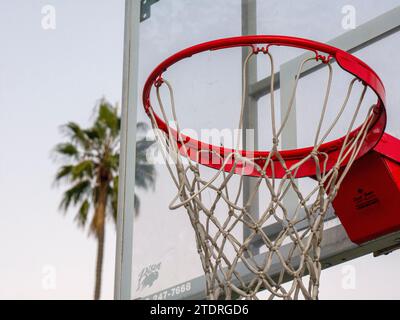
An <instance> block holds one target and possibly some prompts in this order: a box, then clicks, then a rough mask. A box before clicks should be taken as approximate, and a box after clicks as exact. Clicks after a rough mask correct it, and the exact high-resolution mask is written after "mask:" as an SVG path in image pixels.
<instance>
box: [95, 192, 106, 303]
mask: <svg viewBox="0 0 400 320" xmlns="http://www.w3.org/2000/svg"><path fill="white" fill-rule="evenodd" d="M106 204H107V185H106V184H104V185H103V186H102V187H100V195H99V201H98V207H97V210H96V214H95V230H96V236H97V261H96V284H95V289H94V300H99V299H100V293H101V279H102V271H103V256H104V239H105V214H106Z"/></svg>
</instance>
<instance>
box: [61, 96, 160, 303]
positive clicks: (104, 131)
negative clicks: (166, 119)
mask: <svg viewBox="0 0 400 320" xmlns="http://www.w3.org/2000/svg"><path fill="white" fill-rule="evenodd" d="M95 110H96V118H95V121H94V123H93V125H92V126H91V127H89V128H86V129H84V128H81V127H80V126H79V125H78V124H77V123H74V122H69V123H67V124H66V125H65V126H63V131H64V132H65V134H66V137H67V139H68V141H67V142H63V143H60V144H58V145H57V146H56V148H55V153H56V155H58V156H61V159H62V161H63V165H62V166H61V167H60V168H59V169H58V171H57V174H56V177H55V181H56V182H64V183H66V184H67V185H68V189H67V190H66V191H65V192H64V194H63V197H62V200H61V203H60V209H62V210H63V211H64V212H66V211H67V210H68V209H69V208H70V207H76V208H77V209H78V211H77V214H76V221H77V223H78V225H79V226H81V227H85V226H86V225H87V222H88V221H89V220H90V227H89V234H90V235H93V236H95V238H96V239H97V245H98V246H97V262H96V282H95V291H94V298H95V299H96V300H98V299H99V298H100V292H101V276H102V266H103V253H104V240H105V222H106V217H107V216H112V217H113V219H112V220H114V222H115V221H116V217H117V199H118V164H119V136H120V124H121V119H120V118H119V116H118V111H117V110H118V108H117V106H112V105H111V104H110V103H109V102H107V101H106V100H105V99H102V100H100V102H99V104H98V106H97V107H96V109H95ZM138 130H139V131H144V130H147V126H146V125H145V124H144V123H139V124H138ZM153 143H154V141H148V140H146V139H145V138H141V139H139V140H138V141H137V152H136V185H137V186H138V187H139V188H142V189H149V188H150V187H154V185H155V178H156V171H155V167H154V166H153V165H152V164H150V163H149V162H148V161H147V157H146V153H147V150H148V149H149V148H150V147H151V146H152V145H153ZM58 158H59V157H58ZM133 196H134V198H135V208H136V214H138V212H139V204H140V201H139V197H138V196H137V195H136V194H134V195H133ZM89 216H90V218H89Z"/></svg>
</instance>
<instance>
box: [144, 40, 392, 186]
mask: <svg viewBox="0 0 400 320" xmlns="http://www.w3.org/2000/svg"><path fill="white" fill-rule="evenodd" d="M255 45H265V46H270V45H277V46H289V47H297V48H302V49H305V50H310V51H313V52H315V53H316V54H317V55H319V54H320V52H322V53H325V54H327V56H326V57H324V56H319V57H320V58H321V59H329V58H333V59H335V60H336V61H337V63H338V64H339V66H340V67H341V68H342V69H343V70H345V71H347V72H349V73H351V74H353V75H354V76H355V77H357V78H358V79H360V80H361V81H362V82H363V83H364V84H365V85H367V86H368V87H369V88H371V89H372V90H373V91H374V92H375V94H376V95H377V99H378V100H377V104H376V107H375V109H374V111H375V120H374V122H373V124H372V125H371V126H370V127H369V130H368V132H367V135H366V138H365V141H364V143H363V145H362V147H361V149H360V151H359V152H358V154H357V157H356V158H360V157H362V156H363V155H364V154H366V153H367V152H368V151H370V150H371V149H372V148H374V147H375V145H376V144H377V143H378V142H379V140H380V138H381V137H382V135H383V133H384V131H385V126H386V108H385V105H386V94H385V88H384V85H383V83H382V81H381V79H380V78H379V76H378V75H377V74H376V73H375V71H374V70H372V69H371V68H370V67H369V66H368V65H367V64H365V63H364V62H363V61H361V60H360V59H358V58H357V57H355V56H353V55H351V54H350V53H348V52H346V51H343V50H341V49H338V48H335V47H333V46H330V45H327V44H324V43H320V42H316V41H312V40H308V39H303V38H296V37H288V36H270V35H257V36H241V37H232V38H225V39H218V40H213V41H209V42H205V43H201V44H198V45H195V46H192V47H189V48H187V49H184V50H182V51H179V52H177V53H175V54H174V55H172V56H171V57H169V58H167V59H166V60H164V61H163V62H162V63H160V64H159V65H158V66H157V67H156V68H155V69H154V70H153V72H152V73H151V74H150V76H149V77H148V79H147V81H146V83H145V85H144V89H143V105H144V108H145V111H146V113H147V114H148V115H149V117H150V110H151V112H152V113H153V115H154V118H155V121H156V122H157V126H158V128H159V129H161V130H163V131H164V132H165V133H166V134H168V132H169V130H171V132H173V133H174V136H175V137H177V135H176V134H175V133H176V132H175V130H174V129H172V128H168V125H167V124H166V123H165V122H164V121H163V120H162V119H161V118H160V117H159V116H158V115H157V114H156V113H155V112H154V110H153V108H152V105H151V101H150V92H151V89H152V87H153V86H156V85H157V83H158V81H159V80H160V79H161V78H162V74H163V73H164V72H165V71H166V70H167V69H168V68H169V67H171V66H172V65H174V64H175V63H177V62H179V61H180V60H182V59H185V58H189V57H191V56H193V55H195V54H198V53H201V52H204V51H208V50H210V51H214V50H219V49H227V48H233V47H246V46H249V47H253V48H254V46H255ZM258 50H262V48H261V49H258ZM359 130H360V128H356V129H355V130H353V131H352V132H351V134H350V135H351V136H354V135H356V134H357V133H358V132H359ZM182 137H183V141H184V143H185V148H186V151H187V156H189V157H190V158H192V159H193V160H195V161H198V162H199V163H201V164H203V165H206V166H208V167H211V168H214V169H220V168H221V167H222V165H223V162H224V159H226V156H227V155H230V154H232V152H233V151H234V150H233V149H229V148H224V147H221V146H215V145H212V144H208V143H204V142H201V141H197V140H195V139H192V138H190V137H187V136H184V135H182ZM343 141H344V137H342V138H339V139H336V140H333V141H330V142H326V143H324V144H322V145H321V146H320V148H319V149H318V150H319V151H320V152H324V153H327V154H328V155H329V160H328V163H327V169H328V170H329V169H330V168H331V167H332V166H333V165H335V163H336V161H337V159H338V157H339V154H340V149H341V147H342V144H343ZM177 144H178V146H179V147H180V146H181V144H180V143H179V141H177ZM312 149H313V147H306V148H301V149H293V150H282V151H280V155H281V156H282V158H283V159H284V160H285V163H286V167H288V168H290V167H291V166H292V165H294V164H296V163H297V162H298V161H300V160H301V159H304V158H305V157H306V156H308V155H309V154H310V152H311V151H312ZM199 150H202V152H203V153H204V151H208V152H209V158H207V157H200V158H199V157H198V152H199ZM238 152H239V153H240V154H242V155H243V156H246V154H249V152H247V151H246V150H239V151H238ZM213 154H218V155H219V156H218V157H217V159H215V156H213ZM251 154H252V158H255V159H256V160H254V162H256V163H257V164H258V165H259V166H260V167H263V164H264V163H265V158H267V157H268V155H269V152H268V151H253V152H251ZM185 155H186V153H185ZM211 159H212V160H213V161H211ZM273 161H274V162H275V172H274V175H275V177H277V178H281V177H283V176H284V175H285V174H286V171H285V169H284V168H283V167H282V166H281V164H280V163H279V161H278V160H277V159H275V160H273ZM347 161H348V159H345V160H344V161H343V162H342V163H341V165H342V166H344V165H346V164H347ZM269 167H270V166H269ZM223 169H224V170H225V171H227V172H230V171H231V170H234V171H235V173H238V174H245V175H250V176H260V172H259V171H258V170H256V169H255V168H250V169H248V168H246V169H245V170H244V168H243V165H240V164H239V165H237V163H236V165H235V167H234V163H233V161H230V163H228V164H225V165H224V167H223ZM267 174H270V172H268V170H267ZM314 175H315V162H313V161H309V162H306V163H305V164H303V165H302V166H301V167H300V168H299V169H298V171H297V174H296V177H299V178H300V177H308V176H314Z"/></svg>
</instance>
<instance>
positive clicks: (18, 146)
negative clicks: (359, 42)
mask: <svg viewBox="0 0 400 320" xmlns="http://www.w3.org/2000/svg"><path fill="white" fill-rule="evenodd" d="M259 2H260V4H259V15H258V18H259V22H258V26H259V33H277V34H290V35H295V36H302V37H311V38H313V39H315V40H320V41H328V40H329V39H331V38H333V37H335V36H337V35H338V34H341V33H343V32H345V30H343V28H342V26H341V19H342V17H343V14H342V13H341V9H342V7H343V6H344V5H346V4H352V5H353V6H354V7H355V8H356V12H357V23H363V22H365V21H367V20H369V19H371V18H373V17H375V16H377V15H379V14H382V13H383V12H385V11H386V10H390V9H392V8H394V7H395V6H396V5H399V4H400V2H399V1H398V0H396V1H394V0H385V1H384V2H383V1H381V2H379V3H378V2H376V1H365V0H363V1H360V0H358V1H346V0H345V1H335V3H334V4H333V3H331V2H323V5H322V4H321V2H320V1H311V0H307V1H302V4H301V5H298V4H296V3H298V1H267V0H264V1H259ZM47 4H50V5H53V6H54V8H55V10H56V29H55V30H44V29H43V28H42V25H41V22H42V17H43V15H42V13H41V10H42V8H43V6H44V5H47ZM239 9H240V1H238V0H234V1H232V0H229V1H227V0H218V1H215V0H214V1H211V0H203V1H199V0H198V1H192V0H191V1H189V0H160V2H159V3H157V4H155V5H154V6H153V8H152V18H151V19H150V20H148V21H146V22H144V23H142V25H141V39H140V59H141V60H140V70H139V78H140V83H139V90H141V88H142V86H143V82H144V80H145V78H146V76H147V75H148V74H149V72H150V71H151V70H152V68H154V67H155V66H156V65H157V64H158V63H159V62H160V61H161V60H162V59H164V58H166V57H167V56H168V55H169V54H172V53H173V52H175V51H176V50H179V49H182V48H184V47H185V46H188V45H191V44H195V43H197V42H201V41H206V40H211V39H214V38H218V37H225V36H233V35H239V34H240V11H239ZM123 19H124V1H122V0H84V1H82V0H80V1H78V0H69V1H65V0H64V1H63V0H50V1H40V0H29V1H26V0H2V1H0V43H1V47H2V49H1V51H0V146H1V149H2V150H3V152H2V154H1V157H0V194H1V195H2V197H1V201H0V252H1V255H0V299H91V298H92V295H93V287H94V276H95V274H94V271H95V254H96V242H95V241H94V239H93V238H89V237H88V236H87V231H86V230H80V229H78V228H77V226H76V224H75V222H74V221H73V217H74V212H73V211H71V212H68V214H67V215H65V216H64V215H63V214H62V213H60V212H59V211H58V204H59V201H60V198H61V193H62V190H63V189H62V188H55V187H54V186H53V184H52V182H53V177H54V173H55V171H56V168H57V165H56V164H54V162H53V159H52V157H51V150H52V148H53V147H54V145H55V144H56V143H58V142H60V141H62V135H61V134H60V132H59V126H60V125H62V124H64V123H66V122H68V121H76V122H78V123H81V124H88V123H89V120H90V116H91V112H92V108H93V106H94V105H95V103H96V101H97V100H98V99H99V98H101V97H103V96H104V97H106V98H107V99H109V100H110V101H111V102H120V101H121V90H122V89H121V88H122V54H123V52H122V49H123V22H124V21H123ZM399 39H400V38H399V36H398V35H394V36H392V37H391V38H390V39H387V40H384V41H383V42H382V45H381V46H376V47H374V48H372V49H371V52H367V51H365V52H364V51H363V52H360V54H359V56H360V57H362V58H364V59H366V61H368V62H369V63H370V64H371V66H374V67H375V68H376V69H377V71H378V73H379V74H380V75H381V74H382V78H383V80H384V81H385V80H386V82H385V84H386V87H387V89H388V90H387V91H388V100H389V104H391V106H389V112H390V110H392V111H393V113H391V117H390V123H389V126H388V128H389V130H390V132H391V133H393V134H396V133H398V134H400V131H398V126H397V123H396V122H395V121H394V120H393V119H395V118H396V119H399V117H398V115H399V113H397V114H396V109H397V106H398V105H399V103H400V98H399V93H397V92H396V91H397V90H396V84H397V83H398V82H396V77H393V74H397V75H398V74H399V72H400V67H399V65H398V64H395V61H393V60H390V59H383V58H382V57H383V54H386V53H387V52H388V51H390V50H392V48H393V47H398V43H399ZM231 59H232V60H231ZM234 59H235V57H231V58H229V59H228V60H229V61H234ZM201 62H204V61H202V60H200V61H199V63H201ZM263 68H264V67H263V66H260V69H259V72H260V74H263V71H264V69H263ZM394 69H396V71H393V70H394ZM177 70H178V71H177V73H176V75H177V76H179V78H178V79H177V80H176V81H177V82H176V84H177V85H178V87H179V84H181V85H185V82H188V79H189V80H191V79H192V78H190V77H189V76H190V75H193V74H194V75H198V77H200V76H204V75H205V73H206V71H204V69H202V68H201V65H195V70H194V71H193V72H195V73H193V72H190V73H189V72H187V70H186V69H177ZM191 71H192V70H191ZM216 71H218V72H220V73H227V72H232V74H233V75H234V76H236V75H237V74H239V72H240V65H238V67H237V69H235V70H234V71H231V70H230V69H228V68H225V67H223V66H221V67H220V69H216ZM185 72H187V73H185ZM229 74H230V73H229ZM185 75H187V77H185ZM210 87H211V86H210ZM202 88H203V87H202ZM204 88H206V89H207V88H208V87H207V86H206V87H204ZM214 88H215V87H214ZM218 88H219V87H218ZM222 89H226V88H222ZM186 90H188V92H187V93H186V95H183V98H185V99H186V98H187V97H188V95H190V94H191V93H193V92H194V93H196V94H198V95H199V96H196V97H197V98H198V100H195V101H194V109H193V110H191V111H190V115H191V116H190V117H188V118H187V119H186V120H187V125H188V126H191V125H192V126H194V127H195V126H200V125H201V123H206V124H207V125H209V126H214V125H216V123H217V122H218V121H219V120H221V119H222V118H223V117H222V116H223V115H224V116H226V115H227V113H228V112H227V111H226V110H227V108H228V107H229V105H230V103H231V100H229V99H232V103H233V101H234V98H235V97H236V96H239V95H240V93H239V92H236V93H234V94H232V95H227V96H223V97H222V98H223V100H218V99H220V98H218V97H217V96H215V97H214V96H213V97H210V98H211V99H212V101H214V102H215V101H216V102H218V103H220V105H219V107H220V108H221V111H218V110H219V109H218V108H215V109H212V110H213V112H216V113H215V114H214V116H212V117H210V116H209V114H207V113H206V110H207V109H205V108H204V107H205V106H206V105H205V104H203V103H205V102H204V101H203V100H202V99H203V98H202V97H200V96H201V93H199V92H196V91H195V90H193V87H192V82H190V81H189V82H188V84H187V87H186ZM183 98H182V99H183ZM138 110H139V111H138V114H139V115H138V118H139V119H140V120H142V121H147V118H146V116H145V115H144V113H143V111H142V107H141V105H139V108H138ZM208 110H209V109H208ZM228 110H229V109H228ZM397 112H398V111H397ZM227 119H228V120H229V119H230V118H229V116H226V117H225V118H224V120H221V121H225V120H227ZM399 136H400V135H399ZM169 183H170V181H169V177H168V176H167V174H166V172H165V168H163V167H158V180H157V186H156V189H155V191H154V192H149V193H143V192H140V196H141V197H142V213H141V216H140V218H139V219H138V221H137V225H136V228H137V230H135V234H136V236H135V240H136V242H135V250H136V251H135V253H136V257H135V260H134V263H135V268H136V273H137V272H138V271H140V269H141V268H143V267H144V266H146V265H149V264H152V263H158V262H160V261H166V262H165V264H166V265H167V264H168V263H169V264H170V266H174V265H175V266H176V270H178V271H180V270H185V269H187V270H188V271H187V273H186V277H190V276H192V275H196V274H197V272H198V270H199V269H198V267H199V265H198V263H199V261H198V260H197V257H196V256H195V254H193V255H191V253H193V252H194V253H195V248H194V247H191V245H192V242H193V238H192V236H193V234H192V233H191V230H190V228H186V227H187V226H188V221H187V219H185V218H186V217H185V216H184V215H183V214H184V213H183V214H181V213H182V212H179V213H177V212H170V211H169V210H168V204H169V202H170V200H171V199H172V197H173V195H174V194H173V190H172V189H171V188H170V187H169V186H170V184H169ZM154 199H157V201H154ZM177 228H178V229H179V231H180V232H179V233H178V232H177V231H176V230H177ZM182 230H183V231H182ZM158 232H160V233H158ZM154 234H158V237H155V236H149V235H154ZM164 244H166V245H164ZM171 246H173V248H174V250H175V251H174V250H172V251H170V249H171ZM177 248H179V250H178V251H179V253H180V255H178V256H177V257H174V256H173V255H171V252H174V253H176V251H177ZM182 248H183V249H182ZM181 249H182V250H181ZM187 252H189V255H190V260H189V262H188V261H187V260H186V261H185V259H184V258H185V257H186V258H187V256H186V254H187ZM114 255H115V228H114V226H113V224H112V221H111V220H110V223H109V225H108V228H107V233H106V250H105V259H104V272H103V290H102V293H103V294H102V297H103V298H108V299H111V298H112V297H113V285H114V284H113V281H114V259H115V257H114ZM185 263H186V264H185ZM187 265H190V268H188V267H187ZM346 265H347V266H348V265H351V266H354V268H355V270H356V275H357V278H356V279H357V280H356V287H355V288H354V289H343V287H342V285H341V283H342V280H343V272H344V273H345V272H346V269H343V267H346ZM346 265H341V266H337V267H335V268H332V269H330V270H327V271H324V273H323V276H322V285H321V298H360V299H364V298H366V299H368V298H400V290H398V287H400V279H399V278H398V276H397V274H398V270H399V268H400V254H399V252H395V253H392V254H390V255H388V256H384V257H379V258H372V256H367V257H363V258H361V259H357V260H355V261H351V262H349V263H347V264H346ZM189 269H190V270H189ZM49 272H50V274H52V275H53V274H54V272H55V276H56V277H55V279H56V280H55V287H51V288H48V287H46V283H47V282H46V281H47V279H48V276H49ZM191 272H192V273H191ZM174 275H175V274H174V273H173V272H171V273H170V277H169V279H167V280H166V281H165V283H168V284H171V283H175V282H177V283H179V282H181V279H180V278H179V276H180V275H177V277H176V278H174ZM183 280H187V279H185V276H184V277H183Z"/></svg>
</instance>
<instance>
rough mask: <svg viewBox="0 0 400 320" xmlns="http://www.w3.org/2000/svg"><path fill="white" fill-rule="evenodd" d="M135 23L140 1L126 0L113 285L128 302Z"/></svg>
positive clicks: (135, 97)
mask: <svg viewBox="0 0 400 320" xmlns="http://www.w3.org/2000/svg"><path fill="white" fill-rule="evenodd" d="M139 23H140V1H137V0H126V1H125V36H124V65H123V84H122V115H121V151H120V167H119V186H118V188H119V192H118V217H117V246H116V258H115V283H114V298H115V299H116V300H130V299H131V298H132V295H131V287H132V256H133V221H134V214H135V209H134V205H135V204H134V190H135V160H136V122H137V114H136V112H137V108H136V105H137V101H138V67H139Z"/></svg>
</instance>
